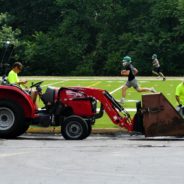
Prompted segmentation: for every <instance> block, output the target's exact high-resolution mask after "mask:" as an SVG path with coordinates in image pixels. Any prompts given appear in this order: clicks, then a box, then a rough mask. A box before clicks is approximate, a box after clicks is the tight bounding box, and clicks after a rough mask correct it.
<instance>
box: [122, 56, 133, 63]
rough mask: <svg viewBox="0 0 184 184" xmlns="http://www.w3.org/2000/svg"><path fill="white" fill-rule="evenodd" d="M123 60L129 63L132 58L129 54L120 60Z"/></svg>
mask: <svg viewBox="0 0 184 184" xmlns="http://www.w3.org/2000/svg"><path fill="white" fill-rule="evenodd" d="M122 61H123V62H127V63H131V62H132V59H131V57H130V56H125V57H124V58H123V60H122Z"/></svg>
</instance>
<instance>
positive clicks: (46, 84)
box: [42, 80, 69, 87]
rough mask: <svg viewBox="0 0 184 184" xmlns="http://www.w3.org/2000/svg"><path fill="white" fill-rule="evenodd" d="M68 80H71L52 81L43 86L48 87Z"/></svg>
mask: <svg viewBox="0 0 184 184" xmlns="http://www.w3.org/2000/svg"><path fill="white" fill-rule="evenodd" d="M66 81H69V80H65V81H58V82H54V83H50V84H46V85H43V86H42V87H47V86H51V85H54V84H61V83H64V82H66Z"/></svg>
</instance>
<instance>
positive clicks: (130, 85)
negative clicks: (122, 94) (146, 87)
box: [125, 79, 139, 89]
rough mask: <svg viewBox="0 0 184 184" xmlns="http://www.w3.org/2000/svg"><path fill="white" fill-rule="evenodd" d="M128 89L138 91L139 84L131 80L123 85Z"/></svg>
mask: <svg viewBox="0 0 184 184" xmlns="http://www.w3.org/2000/svg"><path fill="white" fill-rule="evenodd" d="M125 85H126V86H127V87H128V88H131V87H133V88H134V89H138V88H139V84H138V82H137V80H136V79H133V80H131V81H127V82H126V84H125Z"/></svg>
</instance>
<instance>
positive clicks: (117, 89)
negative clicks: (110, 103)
mask: <svg viewBox="0 0 184 184" xmlns="http://www.w3.org/2000/svg"><path fill="white" fill-rule="evenodd" d="M123 86H124V85H122V86H120V87H119V88H116V89H115V90H113V91H111V92H110V94H111V95H112V94H113V93H115V92H116V91H119V90H120V89H121V88H122V87H123Z"/></svg>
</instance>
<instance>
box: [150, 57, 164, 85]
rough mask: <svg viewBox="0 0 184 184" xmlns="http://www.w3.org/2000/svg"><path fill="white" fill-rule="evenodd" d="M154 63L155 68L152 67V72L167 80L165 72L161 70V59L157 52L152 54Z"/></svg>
mask: <svg viewBox="0 0 184 184" xmlns="http://www.w3.org/2000/svg"><path fill="white" fill-rule="evenodd" d="M152 60H153V61H152V64H153V69H152V73H153V74H155V75H157V76H158V77H162V78H163V81H165V80H166V78H165V76H164V74H163V73H162V72H161V71H160V63H159V60H158V58H157V55H156V54H153V55H152Z"/></svg>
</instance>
